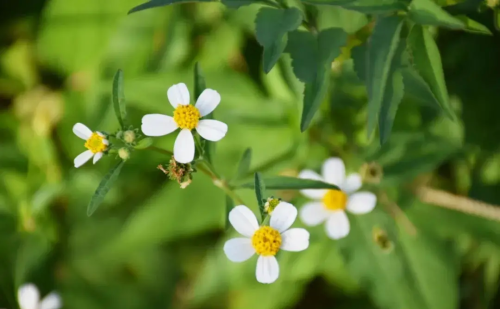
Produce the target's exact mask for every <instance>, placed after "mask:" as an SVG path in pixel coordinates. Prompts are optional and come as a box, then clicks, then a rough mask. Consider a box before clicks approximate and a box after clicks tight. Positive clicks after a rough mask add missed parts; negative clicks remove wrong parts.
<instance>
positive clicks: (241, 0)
mask: <svg viewBox="0 0 500 309" xmlns="http://www.w3.org/2000/svg"><path fill="white" fill-rule="evenodd" d="M221 2H222V4H224V5H225V6H227V7H228V8H232V9H237V8H240V7H242V6H246V5H250V4H256V3H262V4H267V5H269V6H272V7H275V8H280V6H279V5H278V4H277V3H276V2H273V1H271V0H222V1H221Z"/></svg>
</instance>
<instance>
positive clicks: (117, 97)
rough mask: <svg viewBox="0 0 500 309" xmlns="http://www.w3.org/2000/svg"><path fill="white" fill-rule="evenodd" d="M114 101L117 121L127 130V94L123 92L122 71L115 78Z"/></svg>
mask: <svg viewBox="0 0 500 309" xmlns="http://www.w3.org/2000/svg"><path fill="white" fill-rule="evenodd" d="M112 100H113V108H114V110H115V115H116V119H117V120H118V122H119V123H120V126H121V128H122V129H124V130H125V129H126V126H127V108H126V105H125V94H124V90H123V71H122V70H118V71H117V72H116V74H115V77H114V78H113V90H112Z"/></svg>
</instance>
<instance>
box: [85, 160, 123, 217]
mask: <svg viewBox="0 0 500 309" xmlns="http://www.w3.org/2000/svg"><path fill="white" fill-rule="evenodd" d="M124 163H125V161H120V162H119V163H118V164H116V165H115V166H114V167H113V168H111V169H110V170H109V172H108V173H107V174H106V175H105V176H104V178H103V179H102V180H101V183H100V184H99V186H98V187H97V189H96V190H95V193H94V195H93V196H92V199H91V200H90V203H89V205H88V206H87V216H89V217H90V216H91V215H92V214H93V213H94V212H95V211H96V210H97V208H98V207H99V206H100V205H101V203H102V201H103V200H104V198H105V197H106V194H108V192H109V190H110V189H111V186H113V184H114V183H115V181H116V180H117V179H118V175H120V171H121V170H122V167H123V164H124Z"/></svg>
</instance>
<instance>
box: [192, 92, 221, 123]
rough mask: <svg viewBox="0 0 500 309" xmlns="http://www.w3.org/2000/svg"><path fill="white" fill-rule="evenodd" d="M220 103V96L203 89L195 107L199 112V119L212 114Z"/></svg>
mask: <svg viewBox="0 0 500 309" xmlns="http://www.w3.org/2000/svg"><path fill="white" fill-rule="evenodd" d="M219 103H220V94H219V93H218V92H217V91H215V90H212V89H205V90H203V92H202V93H201V94H200V96H199V97H198V100H197V101H196V105H195V107H196V108H197V109H198V110H199V111H200V115H201V117H203V116H206V115H208V114H210V113H211V112H213V110H214V109H215V108H216V107H217V105H219Z"/></svg>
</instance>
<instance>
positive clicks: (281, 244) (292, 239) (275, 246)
mask: <svg viewBox="0 0 500 309" xmlns="http://www.w3.org/2000/svg"><path fill="white" fill-rule="evenodd" d="M296 218H297V209H296V208H295V207H294V206H293V205H292V204H289V203H286V202H280V203H279V205H278V206H276V208H275V209H274V211H273V215H272V216H271V220H270V222H269V225H270V226H261V227H259V224H258V222H257V218H256V217H255V215H254V214H253V212H252V211H251V210H250V209H249V208H248V207H246V206H243V205H240V206H236V207H234V208H233V210H231V212H230V213H229V222H231V225H232V226H233V227H234V229H235V230H236V231H237V232H238V233H240V234H241V235H243V236H245V237H240V238H233V239H230V240H228V241H227V242H226V243H225V244H224V253H226V256H227V258H228V259H229V260H231V261H233V262H243V261H246V260H248V259H249V258H251V257H252V256H253V255H254V253H257V254H258V255H259V258H258V260H257V270H256V276H257V281H259V282H261V283H273V282H274V281H276V279H278V276H279V272H280V268H279V265H278V260H276V257H275V255H276V253H278V251H279V250H285V251H302V250H305V249H307V247H308V246H309V232H308V231H306V230H305V229H301V228H294V229H289V228H290V226H291V225H292V224H293V222H294V221H295V219H296Z"/></svg>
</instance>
